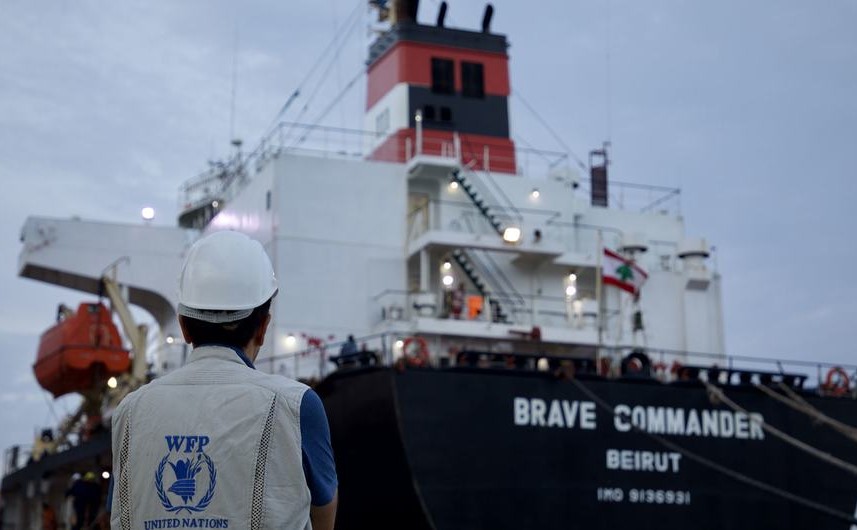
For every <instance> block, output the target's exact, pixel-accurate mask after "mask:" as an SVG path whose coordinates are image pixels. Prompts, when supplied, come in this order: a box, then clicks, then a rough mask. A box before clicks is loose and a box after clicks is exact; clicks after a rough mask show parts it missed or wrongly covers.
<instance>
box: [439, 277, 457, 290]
mask: <svg viewBox="0 0 857 530" xmlns="http://www.w3.org/2000/svg"><path fill="white" fill-rule="evenodd" d="M440 281H441V282H443V286H444V287H452V284H453V283H455V278H453V277H452V274H444V275H443V278H441V280H440Z"/></svg>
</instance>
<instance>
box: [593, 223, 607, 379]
mask: <svg viewBox="0 0 857 530" xmlns="http://www.w3.org/2000/svg"><path fill="white" fill-rule="evenodd" d="M597 239H598V244H597V245H596V248H597V252H598V254H597V255H596V258H595V299H596V301H597V303H598V319H597V320H598V347H597V350H596V351H595V362H596V365H597V366H598V367H599V368H600V367H601V349H602V347H603V345H604V296H603V294H604V293H603V290H604V282H603V279H602V277H601V268H602V261H603V259H604V243H603V241H602V234H601V229H599V230H598V238H597ZM602 375H607V374H602Z"/></svg>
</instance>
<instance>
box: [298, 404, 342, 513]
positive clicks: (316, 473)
mask: <svg viewBox="0 0 857 530" xmlns="http://www.w3.org/2000/svg"><path fill="white" fill-rule="evenodd" d="M301 451H302V453H303V468H304V475H306V481H307V486H309V491H310V495H311V497H312V501H311V502H312V505H313V506H324V505H325V504H328V503H329V502H330V501H332V500H333V495H334V493H336V486H337V480H336V465H335V464H334V461H333V449H332V448H331V446H330V427H329V426H328V425H327V415H326V414H325V412H324V405H323V404H322V402H321V398H319V397H318V394H316V393H315V391H314V390H312V389H310V390H307V391H306V392H304V395H303V399H302V400H301Z"/></svg>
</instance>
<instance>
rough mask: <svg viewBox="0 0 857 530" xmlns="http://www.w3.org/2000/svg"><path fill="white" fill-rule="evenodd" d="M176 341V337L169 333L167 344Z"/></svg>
mask: <svg viewBox="0 0 857 530" xmlns="http://www.w3.org/2000/svg"><path fill="white" fill-rule="evenodd" d="M175 341H176V339H175V337H173V336H172V335H167V344H172V343H174V342H175Z"/></svg>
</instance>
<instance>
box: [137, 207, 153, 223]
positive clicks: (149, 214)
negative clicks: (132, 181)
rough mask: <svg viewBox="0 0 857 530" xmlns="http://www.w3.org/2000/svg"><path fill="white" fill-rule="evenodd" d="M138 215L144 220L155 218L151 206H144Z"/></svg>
mask: <svg viewBox="0 0 857 530" xmlns="http://www.w3.org/2000/svg"><path fill="white" fill-rule="evenodd" d="M140 215H141V216H142V217H143V220H144V221H151V220H152V219H154V218H155V209H154V208H152V207H151V206H146V207H145V208H143V209H142V210H140Z"/></svg>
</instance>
